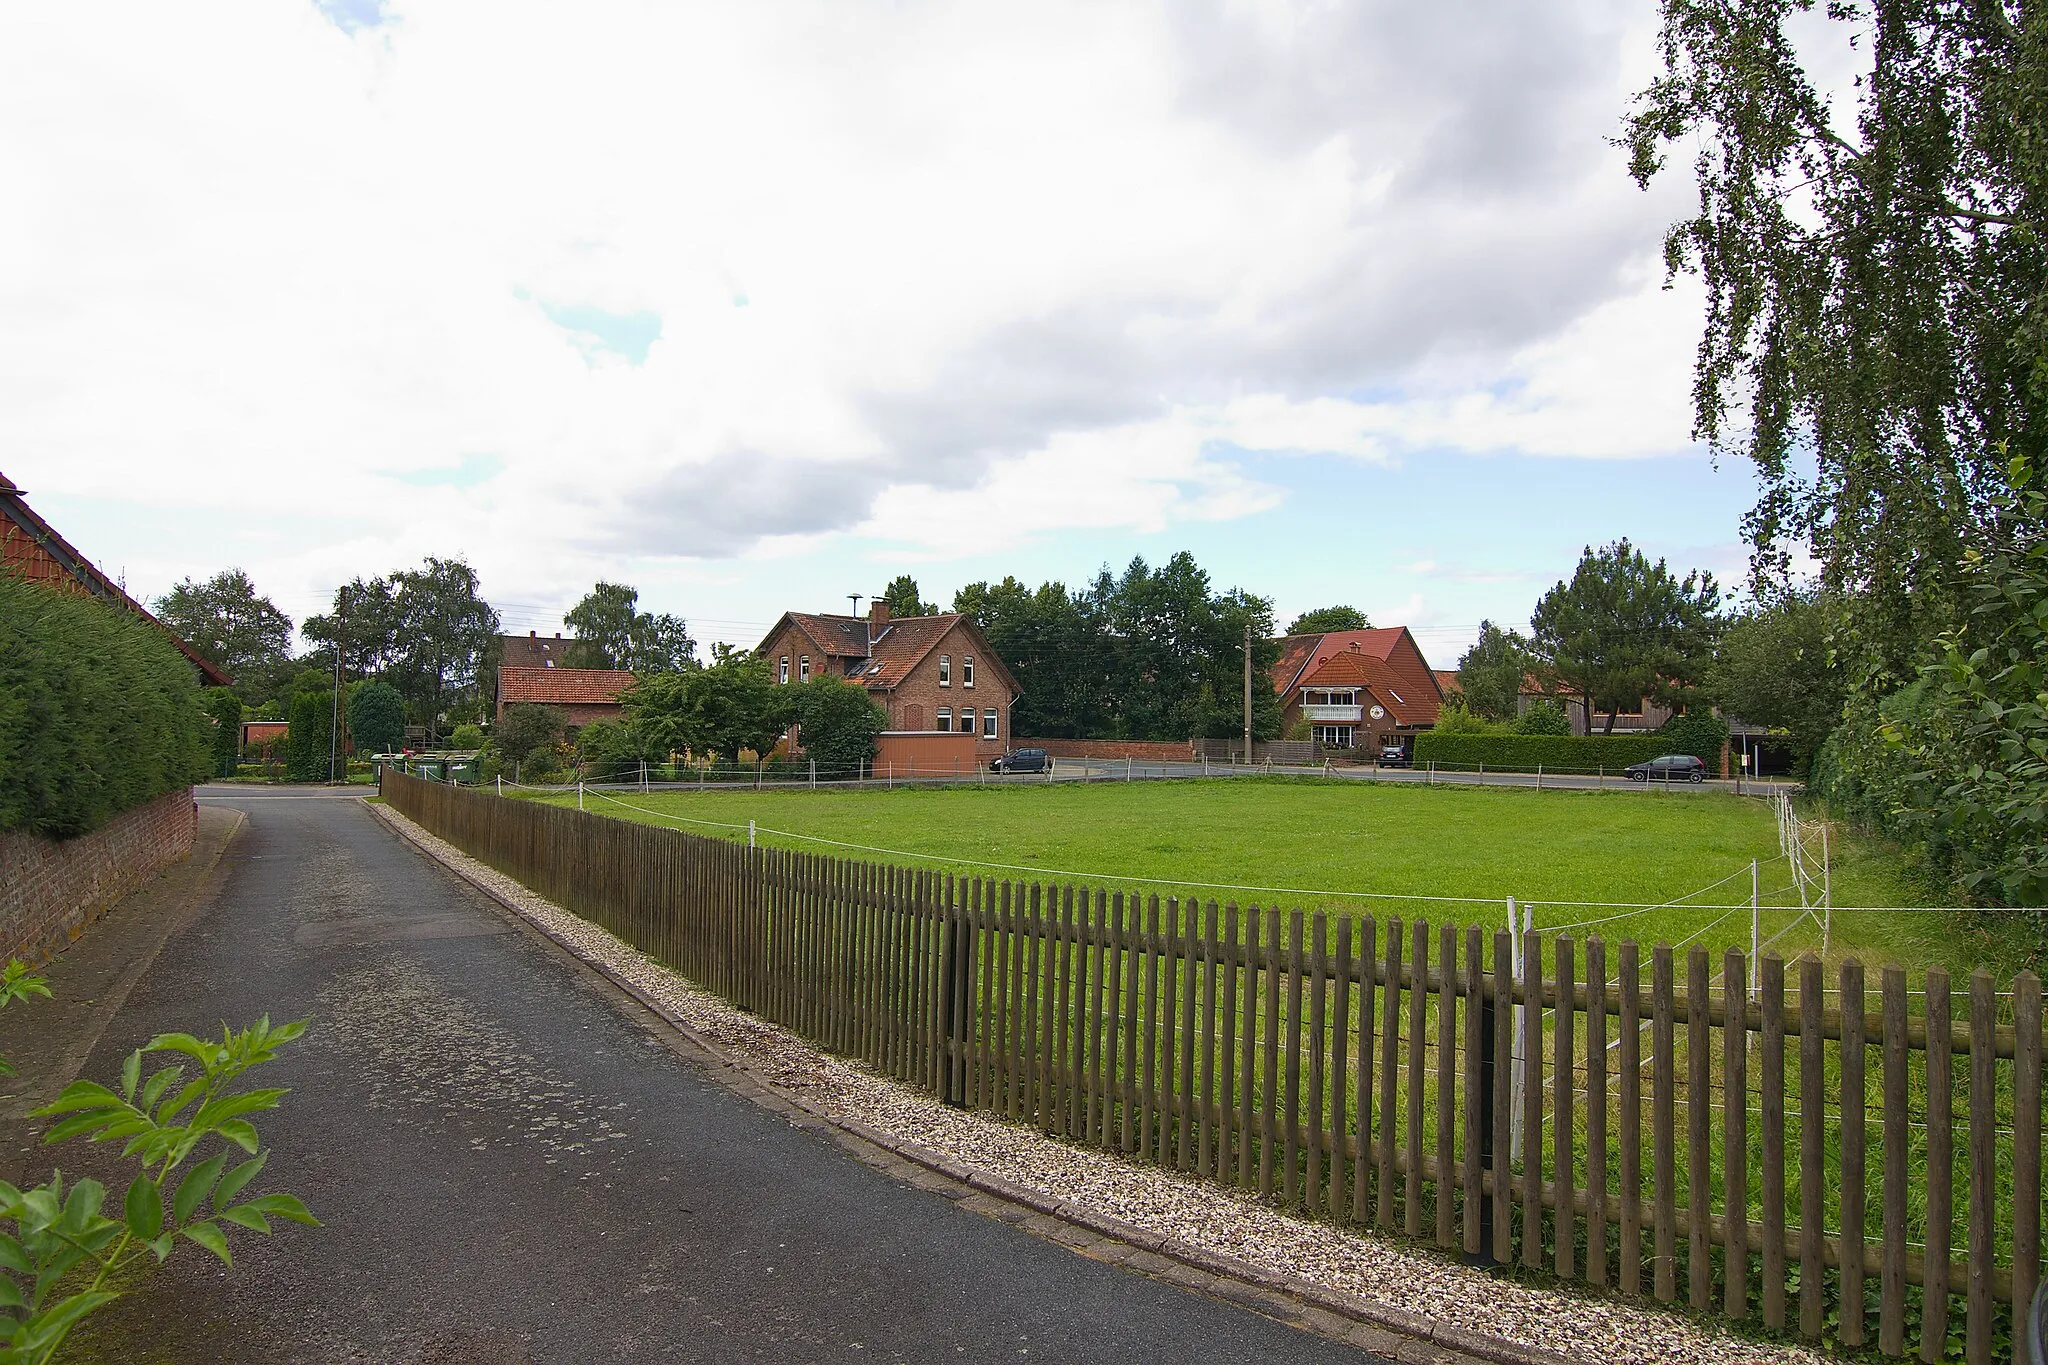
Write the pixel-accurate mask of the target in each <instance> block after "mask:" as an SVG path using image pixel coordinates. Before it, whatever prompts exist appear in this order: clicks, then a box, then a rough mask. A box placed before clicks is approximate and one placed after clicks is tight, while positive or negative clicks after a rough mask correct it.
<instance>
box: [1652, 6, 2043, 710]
mask: <svg viewBox="0 0 2048 1365" xmlns="http://www.w3.org/2000/svg"><path fill="white" fill-rule="evenodd" d="M1815 9H1816V6H1815V5H1814V4H1813V3H1812V2H1811V0H1761V2H1759V0H1664V18H1663V33H1662V39H1661V52H1662V56H1663V61H1664V68H1665V69H1664V73H1663V74H1662V75H1661V76H1660V77H1659V78H1658V79H1657V80H1655V81H1654V82H1653V83H1652V84H1651V85H1650V86H1649V88H1648V89H1646V90H1645V91H1644V92H1643V93H1642V94H1641V95H1640V96H1639V97H1638V99H1637V102H1636V105H1635V107H1634V110H1633V112H1632V113H1631V115H1630V116H1629V119H1628V121H1627V125H1626V135H1625V141H1626V143H1627V145H1628V148H1629V152H1630V166H1631V171H1632V173H1633V174H1634V176H1635V178H1636V180H1637V181H1638V182H1639V183H1642V184H1645V185H1647V184H1648V183H1649V181H1650V180H1651V179H1652V178H1653V177H1654V176H1655V175H1656V174H1657V173H1658V171H1659V170H1660V169H1661V167H1662V166H1663V163H1664V157H1665V154H1666V151H1667V149H1669V148H1671V147H1673V146H1682V147H1685V148H1689V149H1696V150H1694V152H1693V172H1694V177H1695V179H1696V180H1697V182H1698V187H1699V210H1698V212H1697V213H1696V214H1694V215H1693V216H1692V217H1690V218H1687V219H1686V220H1684V221H1683V222H1680V223H1678V224H1676V225H1675V226H1673V227H1672V228H1671V230H1670V232H1669V234H1668V235H1667V237H1666V239H1665V256H1666V261H1667V263H1668V267H1669V269H1670V270H1671V271H1672V272H1673V273H1677V272H1681V271H1692V272H1696V273H1697V274H1699V276H1700V277H1701V279H1702V280H1703V282H1704V284H1705V286H1706V293H1707V313H1706V326H1705V331H1704V335H1703V337H1702V339H1701V342H1700V348H1699V357H1698V368H1697V374H1696V377H1695V381H1694V388H1693V393H1694V401H1695V412H1694V417H1695V421H1696V423H1697V426H1698V428H1699V431H1700V434H1701V435H1703V436H1704V437H1705V438H1707V439H1708V440H1710V441H1712V442H1713V443H1714V445H1715V446H1716V447H1717V448H1720V449H1732V450H1740V451H1742V452H1745V453H1747V455H1748V456H1749V457H1750V458H1751V459H1753V460H1754V462H1755V464H1756V467H1757V470H1758V472H1759V474H1760V476H1761V479H1762V483H1763V494H1762V497H1761V500H1760V501H1759V502H1758V503H1757V505H1756V508H1755V509H1754V511H1752V512H1751V514H1750V516H1749V518H1748V522H1747V526H1746V532H1747V535H1748V536H1749V538H1750V541H1751V543H1752V545H1753V546H1754V547H1755V559H1754V567H1755V571H1756V574H1757V576H1758V578H1759V579H1760V580H1763V583H1762V584H1760V586H1763V587H1771V586H1781V585H1782V584H1783V583H1784V582H1785V580H1786V579H1787V577H1788V568H1789V563H1788V559H1789V555H1790V553H1791V551H1792V550H1794V549H1795V548H1797V547H1799V546H1800V545H1801V543H1802V542H1803V543H1804V546H1805V547H1806V548H1808V549H1809V550H1810V551H1811V553H1812V555H1813V556H1814V558H1815V559H1817V560H1818V561H1819V563H1820V566H1821V576H1822V577H1821V585H1822V587H1823V589H1824V590H1825V591H1826V592H1827V593H1828V594H1829V596H1830V597H1831V598H1833V599H1836V600H1839V601H1840V603H1841V606H1842V630H1841V632H1840V635H1841V638H1840V641H1839V644H1840V646H1841V648H1842V649H1843V651H1844V656H1845V661H1846V663H1847V664H1848V666H1849V670H1850V677H1849V682H1850V686H1851V688H1852V690H1853V691H1857V692H1861V693H1863V694H1866V695H1867V696H1869V697H1872V698H1877V697H1882V696H1883V695H1885V694H1887V693H1889V692H1890V691H1892V690H1894V689H1896V688H1898V687H1899V686H1901V685H1902V684H1904V683H1906V682H1908V681H1910V680H1911V679H1912V678H1913V677H1914V676H1915V673H1916V671H1917V669H1918V667H1919V666H1920V664H1921V663H1922V662H1924V661H1925V659H1926V654H1927V650H1928V647H1929V643H1930V642H1931V641H1933V640H1934V639H1935V638H1936V637H1938V636H1939V635H1940V634H1941V633H1942V631H1944V630H1945V629H1947V628H1948V627H1949V626H1951V625H1952V624H1954V623H1955V622H1956V620H1957V619H1958V615H1959V612H1958V597H1957V594H1958V579H1957V573H1958V571H1959V566H1961V565H1962V564H1963V563H1964V561H1965V558H1966V551H1967V550H1968V549H1969V548H1970V547H1972V546H1981V545H1983V544H1984V543H1985V542H1986V540H1987V538H1989V537H1991V536H1993V535H1994V534H1995V532H1996V525H1997V522H1998V519H1999V516H2000V511H1999V509H2001V508H2003V507H2008V506H2015V505H2018V504H2017V502H2016V500H2015V498H2014V496H2013V495H2015V494H2017V493H2019V492H2021V491H2022V489H2021V487H2020V486H2019V485H2018V484H2016V483H2015V482H2014V480H2015V479H2016V478H2019V477H2021V476H2022V471H2024V477H2025V478H2026V479H2027V480H2029V481H2030V482H2031V484H2032V486H2033V487H2036V488H2038V487H2041V486H2043V484H2042V481H2043V478H2044V471H2048V463H2044V461H2043V458H2042V457H2043V455H2044V453H2048V452H2044V443H2048V442H2044V438H2048V233H2044V230H2043V229H2044V227H2048V97H2044V95H2043V89H2044V86H2043V79H2044V76H2043V73H2044V71H2048V17H2044V15H2043V13H2042V12H2041V10H2040V7H2039V6H2038V5H2032V4H2021V3H2016V2H2015V0H1912V3H1906V2H1905V0H1830V3H1829V4H1828V5H1827V6H1826V7H1825V8H1824V10H1822V14H1824V15H1825V21H1824V23H1822V22H1817V17H1816V16H1815V15H1814V14H1813V11H1814V10H1815ZM1823 45H1826V46H1832V47H1835V48H1837V49H1839V50H1842V51H1845V52H1853V53H1854V54H1855V56H1856V58H1857V60H1858V61H1859V62H1860V63H1861V64H1862V67H1863V69H1862V70H1861V71H1860V73H1858V76H1857V79H1856V83H1855V86H1854V89H1853V91H1851V92H1845V93H1844V95H1843V96H1842V97H1841V99H1840V101H1839V103H1838V102H1837V101H1836V100H1835V99H1834V98H1833V97H1831V96H1830V95H1827V94H1824V93H1823V92H1822V91H1821V90H1820V89H1818V88H1817V87H1816V85H1815V82H1814V81H1813V79H1812V78H1811V77H1810V76H1809V75H1808V73H1807V72H1806V70H1805V69H1804V68H1803V67H1802V64H1801V56H1802V52H1804V51H1812V50H1816V49H1817V48H1818V47H1820V46H1823ZM2011 456H2024V457H2026V462H2025V463H2022V464H2017V465H2016V464H2013V463H2011V461H2010V457H2011ZM1808 468H1811V469H1812V470H1813V472H1812V473H1811V474H1810V475H1807V474H1804V473H1802V470H1805V469H1808ZM1873 704H1874V703H1873Z"/></svg>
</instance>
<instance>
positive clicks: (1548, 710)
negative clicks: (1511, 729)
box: [1515, 697, 1572, 735]
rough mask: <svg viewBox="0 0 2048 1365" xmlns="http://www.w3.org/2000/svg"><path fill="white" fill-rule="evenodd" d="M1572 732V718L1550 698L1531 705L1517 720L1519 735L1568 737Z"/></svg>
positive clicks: (1543, 698) (1516, 731) (1540, 699)
mask: <svg viewBox="0 0 2048 1365" xmlns="http://www.w3.org/2000/svg"><path fill="white" fill-rule="evenodd" d="M1571 732H1572V718H1571V717H1570V716H1568V715H1566V714H1565V713H1564V708H1563V707H1562V706H1559V705H1558V704H1557V703H1556V702H1554V701H1552V700H1551V699H1550V698H1549V697H1542V698H1539V699H1538V700H1536V701H1534V702H1532V703H1530V705H1529V709H1528V710H1526V711H1524V712H1523V713H1522V714H1521V715H1520V716H1518V717H1516V719H1515V733H1516V734H1518V735H1568V734H1570V733H1571Z"/></svg>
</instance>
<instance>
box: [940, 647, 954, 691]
mask: <svg viewBox="0 0 2048 1365" xmlns="http://www.w3.org/2000/svg"><path fill="white" fill-rule="evenodd" d="M952 685H953V661H952V660H951V659H950V658H948V657H946V656H945V655H944V654H941V655H940V656H939V686H941V687H951V686H952Z"/></svg>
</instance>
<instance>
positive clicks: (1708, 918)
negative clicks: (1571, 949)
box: [544, 778, 2029, 977]
mask: <svg viewBox="0 0 2048 1365" xmlns="http://www.w3.org/2000/svg"><path fill="white" fill-rule="evenodd" d="M544 799H550V800H554V801H557V802H564V801H566V802H568V803H571V804H573V803H574V801H575V797H574V796H573V795H570V796H566V797H561V796H557V797H551V798H544ZM620 802H624V803H629V804H619V803H620ZM587 805H588V807H589V809H591V810H593V811H596V812H600V813H604V814H608V815H615V816H618V817H620V818H623V819H629V820H642V821H650V822H653V823H663V824H666V823H677V827H679V828H684V829H690V830H693V831H694V832H697V833H702V834H710V835H717V836H722V837H727V838H738V839H744V838H746V830H745V826H746V823H747V822H748V821H749V820H752V821H755V822H756V823H757V825H758V826H759V828H760V831H761V832H760V834H759V838H760V839H761V841H762V842H763V843H765V844H768V845H771V846H779V847H786V848H794V849H801V850H805V851H809V852H819V853H837V854H840V855H843V856H850V857H861V858H868V859H874V860H880V861H890V862H896V863H900V864H914V865H920V866H926V867H932V868H937V869H939V870H942V871H949V872H956V873H961V874H965V875H975V874H981V875H988V876H994V877H1007V878H1012V879H1017V880H1055V879H1057V880H1069V879H1071V880H1078V881H1084V882H1089V883H1095V884H1100V885H1105V886H1108V887H1109V888H1110V889H1112V890H1115V889H1125V890H1131V889H1138V890H1144V891H1158V892H1160V893H1162V894H1167V893H1178V894H1182V895H1188V894H1196V895H1200V896H1202V897H1204V898H1209V897H1213V898H1215V899H1217V900H1219V901H1220V900H1232V899H1234V900H1236V901H1238V902H1240V903H1241V904H1251V903H1257V904H1261V905H1278V906H1282V907H1289V908H1291V907H1295V906H1300V907H1303V908H1308V909H1324V910H1331V911H1339V910H1344V911H1350V912H1353V913H1356V912H1359V911H1361V910H1365V911H1370V912H1371V913H1373V914H1375V915H1377V916H1379V917H1381V918H1388V917H1395V916H1398V917H1400V918H1401V919H1403V920H1408V921H1412V920H1414V919H1417V918H1426V919H1428V920H1429V921H1430V922H1432V923H1442V922H1444V921H1446V920H1450V921H1452V922H1455V923H1459V924H1467V923H1477V924H1482V925H1486V926H1493V925H1498V924H1501V923H1503V922H1504V919H1505V915H1506V900H1507V898H1508V897H1510V896H1513V897H1514V898H1516V900H1517V901H1522V902H1528V901H1534V902H1537V908H1536V924H1537V926H1538V927H1539V928H1543V929H1551V930H1555V929H1558V928H1561V927H1564V926H1568V925H1578V926H1581V927H1579V928H1576V929H1574V930H1573V932H1574V933H1575V934H1577V935H1578V936H1579V937H1581V938H1583V937H1585V936H1587V935H1589V934H1596V933H1597V934H1599V935H1601V936H1603V937H1605V938H1607V939H1608V940H1609V941H1610V942H1612V941H1617V940H1620V939H1623V938H1633V939H1635V940H1637V941H1638V942H1640V943H1644V944H1649V943H1654V942H1657V941H1660V940H1661V941H1668V942H1672V943H1683V942H1691V941H1699V942H1703V943H1706V944H1708V945H1709V946H1710V947H1712V948H1716V949H1718V948H1720V947H1723V946H1729V945H1734V946H1743V947H1746V946H1747V945H1748V942H1749V936H1750V925H1749V919H1750V917H1749V913H1748V910H1747V903H1748V899H1749V891H1750V877H1749V863H1750V860H1751V859H1756V860H1757V861H1758V862H1759V863H1760V864H1761V877H1760V880H1761V882H1762V890H1763V892H1764V895H1763V902H1764V904H1765V905H1767V906H1772V907H1785V906H1788V905H1789V906H1793V907H1796V906H1797V904H1798V900H1797V897H1796V895H1795V894H1792V893H1791V892H1790V890H1789V886H1790V882H1791V875H1790V873H1789V871H1788V870H1787V867H1786V864H1785V862H1784V861H1783V859H1782V858H1781V857H1780V856H1779V850H1778V843H1777V837H1776V827H1775V824H1774V822H1773V820H1772V817H1771V813H1770V808H1769V807H1768V806H1767V805H1765V804H1764V803H1762V802H1760V801H1756V800H1752V799H1744V798H1738V797H1733V796H1726V795H1719V794H1693V793H1672V794H1669V795H1662V794H1656V795H1653V794H1649V793H1644V792H1559V791H1546V792H1537V791H1532V790H1528V789H1524V788H1475V787H1453V786H1443V787H1417V786H1410V785H1394V784H1385V785H1380V784H1372V783H1360V782H1322V781H1316V780H1286V779H1279V780H1273V781H1265V780H1260V779H1242V778H1240V779H1233V780H1228V781H1207V782H1205V781H1191V782H1152V783H1133V784H1128V785H1126V784H1103V785H1093V786H1083V785H1078V784H1077V785H1058V784H1049V785H1045V786H1038V785H1030V786H1016V787H1000V788H975V787H966V788H952V789H945V788H937V789H934V788H922V789H915V790H907V789H899V790H896V791H875V790H863V791H826V792H808V791H780V792H778V791H767V792H755V791H748V790H739V791H716V790H714V791H710V792H701V793H700V792H691V791H685V792H670V793H656V794H652V795H648V796H640V795H638V794H622V795H620V796H619V797H618V798H617V799H616V800H607V799H604V798H601V797H598V796H596V795H592V796H590V797H588V798H587ZM680 821H703V822H711V823H708V824H689V823H679V822H680ZM720 825H724V826H728V827H725V828H721V827H719V826H720ZM733 827H737V828H733ZM818 840H833V841H838V843H841V844H851V845H860V846H864V849H865V850H887V851H888V852H886V853H884V852H875V851H864V850H863V849H848V848H835V847H833V846H832V845H830V844H826V843H820V842H815V841H818ZM1832 842H1833V851H1834V854H1835V857H1834V865H1833V889H1834V901H1835V903H1836V904H1837V905H1838V906H1845V907H1847V906H1865V907H1895V906H1904V905H1914V904H1924V903H1925V900H1924V893H1923V892H1920V891H1918V890H1917V889H1916V888H1915V887H1914V886H1913V885H1912V884H1911V883H1910V882H1909V881H1908V880H1907V879H1906V878H1905V876H1904V875H1903V873H1902V871H1901V869H1900V866H1899V863H1898V860H1897V858H1896V856H1895V855H1893V854H1892V853H1891V852H1890V850H1888V849H1886V848H1884V847H1882V846H1880V845H1876V844H1874V843H1872V842H1870V841H1866V840H1863V839H1859V838H1856V837H1853V836H1852V835H1850V834H1848V833H1846V832H1840V831H1838V832H1837V837H1835V838H1834V839H1833V841H1832ZM1018 868H1028V869H1032V871H1017V870H1013V869H1018ZM1724 878H1725V879H1728V880H1726V881H1725V882H1723V884H1722V885H1720V886H1714V885H1713V883H1716V882H1720V881H1722V879H1724ZM1202 883H1206V884H1210V885H1208V886H1200V885H1197V884H1202ZM1225 884H1228V886H1229V887H1235V888H1247V889H1225ZM1249 888H1256V889H1249ZM1347 893H1348V894H1347ZM1360 893H1379V895H1381V896H1438V897H1455V898H1460V899H1458V900H1455V901H1451V902H1448V903H1444V902H1428V901H1404V900H1396V899H1375V898H1372V897H1370V896H1366V895H1362V894H1360ZM1681 898H1685V900H1684V902H1683V903H1682V904H1680V905H1676V906H1671V907H1669V908H1660V909H1654V910H1641V911H1631V910H1629V909H1627V908H1625V906H1622V905H1613V906H1606V905H1599V904H1578V905H1572V904H1545V902H1585V903H1597V902H1616V903H1640V904H1653V905H1654V904H1661V903H1663V902H1668V901H1677V900H1680V899H1681ZM1737 904H1740V905H1741V906H1742V907H1743V908H1741V909H1738V910H1733V911H1730V910H1729V909H1728V908H1727V907H1730V906H1734V905H1737ZM1700 907H1713V908H1700ZM1617 916H1619V917H1620V918H1611V917H1617ZM1594 920H1605V921H1607V922H1605V923H1600V924H1598V925H1592V924H1589V923H1588V921H1594ZM1762 920H1763V936H1764V937H1765V938H1766V939H1768V938H1770V937H1772V936H1773V935H1777V934H1781V931H1782V936H1781V937H1779V938H1778V941H1777V943H1776V945H1775V946H1776V947H1777V949H1778V950H1779V951H1781V952H1783V953H1785V955H1786V956H1787V957H1788V958H1789V957H1791V956H1792V955H1793V954H1795V953H1797V952H1802V951H1806V950H1809V949H1818V948H1819V946H1820V937H1821V936H1820V930H1819V927H1818V925H1817V924H1814V923H1812V922H1810V921H1807V922H1804V923H1802V922H1801V918H1800V916H1799V914H1798V913H1797V911H1796V910H1787V909H1784V908H1775V909H1767V910H1766V911H1765V912H1764V914H1763V916H1762ZM2020 937H2021V936H2020V935H2019V934H2017V933H2016V932H2015V931H2014V929H2013V927H2012V926H2011V925H2010V922H2009V921H2005V920H2000V919H1997V918H1994V917H1992V916H1988V915H1983V914H1978V913H1972V912H1957V911H1936V912H1925V911H1921V912H1913V913H1903V914H1902V913H1882V912H1873V911H1871V910H1841V911H1838V912H1837V913H1836V914H1835V915H1834V917H1833V927H1832V932H1831V935H1830V940H1829V952H1828V956H1829V958H1830V959H1831V960H1832V959H1836V958H1839V957H1843V956H1847V955H1850V954H1855V955H1857V956H1860V957H1862V958H1863V959H1864V960H1865V961H1866V963H1870V964H1876V963H1880V962H1886V961H1898V962H1902V963H1904V964H1905V965H1907V966H1908V967H1910V968H1913V969H1915V971H1916V972H1917V971H1918V970H1919V969H1922V968H1924V967H1926V966H1928V965H1931V964H1934V963H1941V964H1943V965H1945V966H1947V967H1949V968H1950V970H1951V971H1952V972H1964V971H1967V970H1968V969H1970V968H1971V967H1974V966H1977V965H1984V966H1989V967H1992V968H1993V969H1994V970H1996V971H1998V972H1999V974H2000V975H2001V976H2002V977H2003V976H2007V975H2009V974H2010V973H2011V972H2012V971H2014V970H2017V969H2018V967H2020V966H2022V965H2027V963H2026V959H2027V957H2028V953H2029V946H2028V944H2027V943H2023V942H2021V941H2020Z"/></svg>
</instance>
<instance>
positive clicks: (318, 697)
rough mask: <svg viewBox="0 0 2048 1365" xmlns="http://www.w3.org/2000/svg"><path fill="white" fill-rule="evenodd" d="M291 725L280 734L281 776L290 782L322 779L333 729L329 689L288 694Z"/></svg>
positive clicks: (332, 704) (325, 772)
mask: <svg viewBox="0 0 2048 1365" xmlns="http://www.w3.org/2000/svg"><path fill="white" fill-rule="evenodd" d="M291 724H292V728H291V729H290V731H288V732H287V733H286V735H285V737H284V771H285V776H286V777H289V778H290V779H291V780H292V781H294V782H324V781H326V780H327V764H328V759H329V757H330V752H329V751H330V747H331V743H332V738H333V732H334V697H333V694H332V693H322V692H301V693H299V694H298V695H297V696H295V697H293V698H292V721H291Z"/></svg>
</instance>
